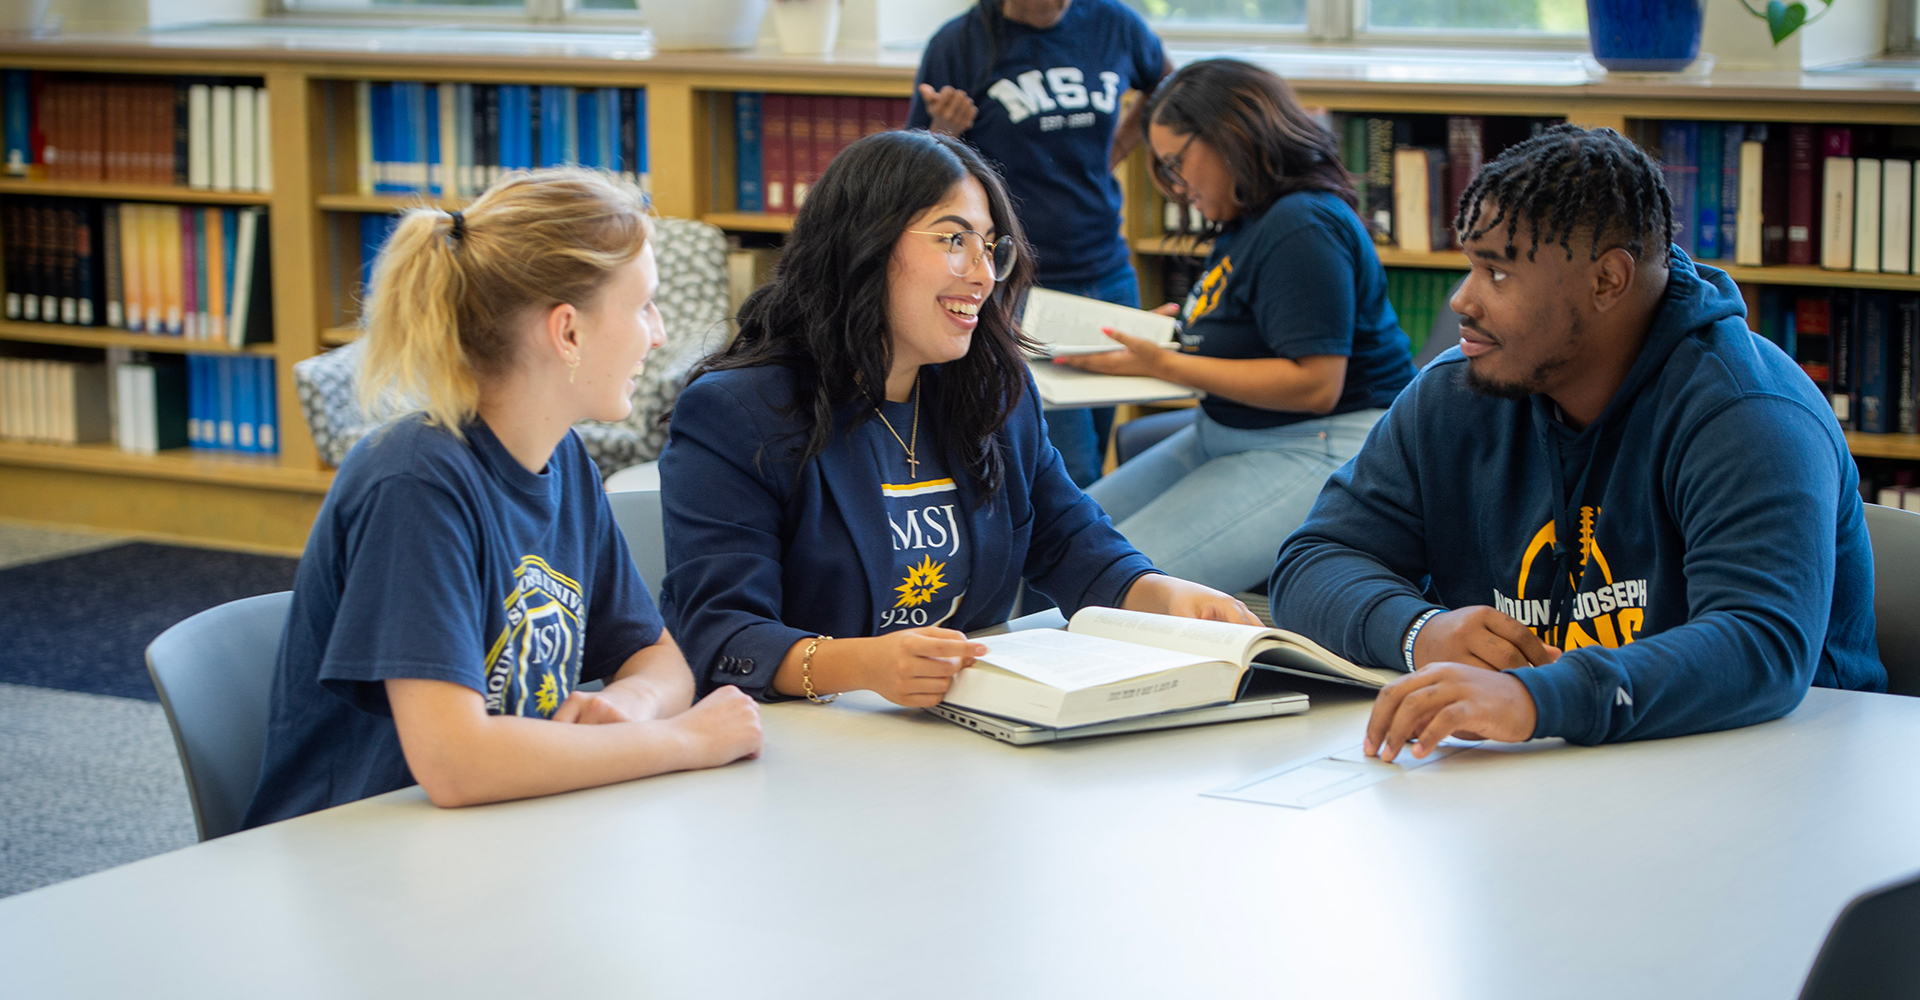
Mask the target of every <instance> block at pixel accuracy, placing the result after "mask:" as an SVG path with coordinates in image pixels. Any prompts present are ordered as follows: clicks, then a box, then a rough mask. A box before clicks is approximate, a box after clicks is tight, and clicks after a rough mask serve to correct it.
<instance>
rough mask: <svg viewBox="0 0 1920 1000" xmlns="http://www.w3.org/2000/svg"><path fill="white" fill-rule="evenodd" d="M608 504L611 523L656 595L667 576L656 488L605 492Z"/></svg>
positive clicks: (641, 576) (664, 543)
mask: <svg viewBox="0 0 1920 1000" xmlns="http://www.w3.org/2000/svg"><path fill="white" fill-rule="evenodd" d="M607 506H609V507H612V508H613V523H615V524H617V525H619V526H620V533H621V534H622V535H625V536H626V537H627V550H628V551H629V552H631V553H633V565H634V568H635V569H638V570H639V571H640V578H641V579H643V580H645V581H647V589H648V590H649V591H650V592H652V593H653V594H654V595H655V596H656V598H657V597H658V595H659V593H660V581H661V580H663V579H665V578H666V575H667V536H666V529H665V527H664V525H663V523H662V521H661V513H660V491H659V490H629V491H626V492H622V493H608V494H607Z"/></svg>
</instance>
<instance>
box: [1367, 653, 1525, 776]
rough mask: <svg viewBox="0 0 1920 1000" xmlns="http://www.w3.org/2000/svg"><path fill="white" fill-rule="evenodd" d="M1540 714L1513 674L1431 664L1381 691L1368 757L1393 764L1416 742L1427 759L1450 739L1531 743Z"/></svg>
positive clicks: (1370, 724)
mask: <svg viewBox="0 0 1920 1000" xmlns="http://www.w3.org/2000/svg"><path fill="white" fill-rule="evenodd" d="M1538 721H1539V710H1538V709H1537V708H1536V707H1535V706H1534V704H1533V695H1532V693H1530V692H1529V691H1528V690H1527V686H1526V685H1525V684H1522V683H1520V679H1519V678H1517V677H1515V676H1513V675H1512V674H1509V673H1505V672H1503V671H1498V670H1488V669H1487V668H1485V667H1473V666H1468V665H1467V664H1464V663H1430V664H1428V665H1426V666H1424V667H1421V668H1420V669H1419V670H1416V671H1414V672H1413V673H1411V674H1408V675H1406V676H1405V677H1402V678H1400V679H1399V680H1396V681H1394V682H1393V683H1391V684H1389V685H1387V686H1386V687H1384V688H1382V689H1381V690H1380V695H1379V697H1377V698H1375V699H1374V702H1373V716H1372V718H1369V719H1368V720H1367V742H1366V752H1367V753H1369V754H1377V755H1378V756H1379V758H1380V759H1381V760H1385V761H1390V760H1392V759H1393V758H1394V756H1395V755H1397V754H1398V753H1399V752H1400V749H1401V748H1402V747H1404V746H1406V745H1407V744H1408V743H1410V742H1413V741H1416V740H1417V741H1418V742H1419V746H1418V748H1417V749H1415V750H1414V751H1413V755H1414V756H1415V757H1425V756H1427V755H1428V754H1430V753H1432V752H1433V750H1434V748H1435V747H1437V746H1439V745H1440V741H1441V740H1444V739H1446V738H1447V737H1449V736H1458V737H1460V738H1462V739H1469V740H1500V741H1502V742H1507V743H1518V742H1520V741H1522V740H1530V739H1532V738H1533V727H1534V725H1535V723H1537V722H1538Z"/></svg>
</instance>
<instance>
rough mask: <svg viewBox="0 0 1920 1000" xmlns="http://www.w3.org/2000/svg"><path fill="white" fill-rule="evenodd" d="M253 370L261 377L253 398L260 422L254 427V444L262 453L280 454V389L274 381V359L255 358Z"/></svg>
mask: <svg viewBox="0 0 1920 1000" xmlns="http://www.w3.org/2000/svg"><path fill="white" fill-rule="evenodd" d="M253 370H254V372H255V374H257V375H258V376H259V377H260V388H259V389H258V390H257V391H256V392H255V393H254V397H253V398H254V400H255V402H256V403H257V405H258V407H259V413H258V415H259V420H258V422H257V423H256V424H255V425H254V444H255V445H256V446H257V447H258V448H259V450H260V451H263V452H267V453H269V454H278V453H279V451H280V407H279V403H278V400H279V387H278V386H276V385H275V384H274V381H273V359H272V358H254V359H253Z"/></svg>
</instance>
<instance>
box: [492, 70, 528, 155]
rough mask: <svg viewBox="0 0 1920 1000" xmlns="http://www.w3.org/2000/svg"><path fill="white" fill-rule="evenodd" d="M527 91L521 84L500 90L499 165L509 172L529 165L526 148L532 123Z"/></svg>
mask: <svg viewBox="0 0 1920 1000" xmlns="http://www.w3.org/2000/svg"><path fill="white" fill-rule="evenodd" d="M529 89H530V88H529V87H528V86H527V85H526V84H522V83H516V84H511V85H508V86H504V87H501V88H500V135H501V140H500V142H501V163H500V165H501V166H503V167H506V168H507V169H509V170H521V169H525V168H526V167H527V166H529V165H530V164H529V161H528V155H529V151H528V146H529V145H530V142H531V136H532V134H533V132H532V129H533V121H532V117H531V115H530V114H529V113H528V110H529V103H530V102H531V100H532V98H531V97H530V96H529V93H528V91H529Z"/></svg>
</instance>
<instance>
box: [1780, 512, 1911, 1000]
mask: <svg viewBox="0 0 1920 1000" xmlns="http://www.w3.org/2000/svg"><path fill="white" fill-rule="evenodd" d="M1915 516H1916V517H1920V515H1915ZM1916 936H1920V875H1910V876H1908V877H1907V878H1904V879H1901V880H1900V881H1898V882H1895V883H1893V884H1891V885H1884V886H1881V887H1880V888H1878V889H1870V890H1868V891H1866V892H1863V893H1861V894H1860V895H1859V896H1857V897H1855V898H1854V900H1853V901H1852V902H1850V903H1848V904H1847V906H1846V909H1843V910H1841V911H1840V916H1839V918H1838V919H1836V920H1835V921H1834V922H1833V929H1832V930H1830V931H1828V932H1827V940H1826V941H1825V942H1824V943H1822V944H1821V945H1820V954H1819V955H1817V956H1815V957H1814V960H1813V969H1812V970H1811V971H1809V972H1808V973H1807V982H1806V985H1804V986H1803V987H1801V990H1800V1000H1920V949H1917V948H1915V947H1914V946H1913V940H1914V938H1915V937H1916Z"/></svg>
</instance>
